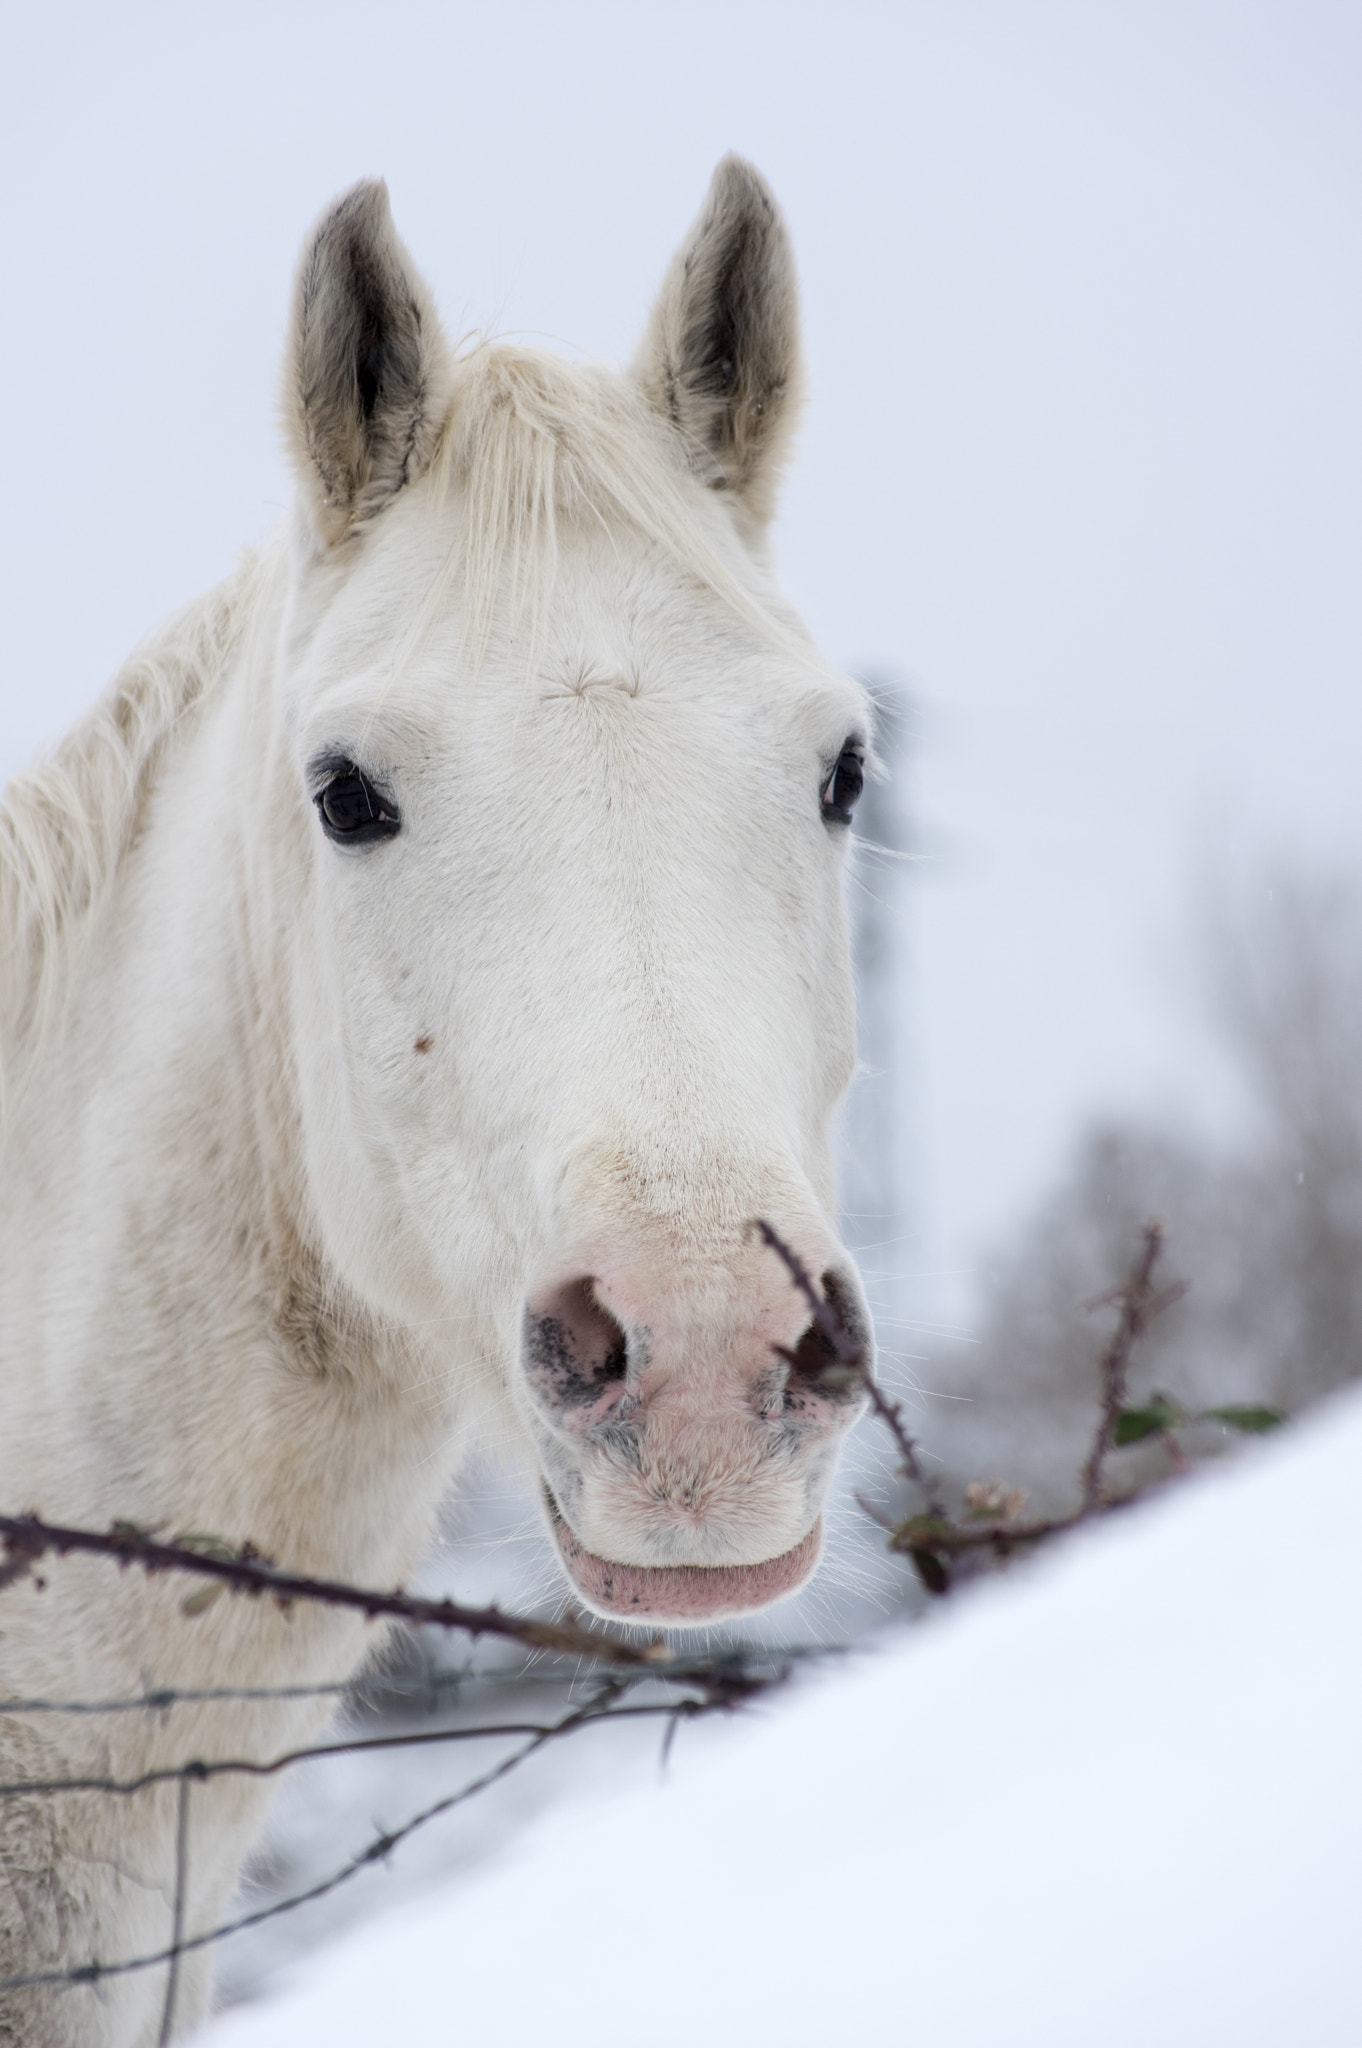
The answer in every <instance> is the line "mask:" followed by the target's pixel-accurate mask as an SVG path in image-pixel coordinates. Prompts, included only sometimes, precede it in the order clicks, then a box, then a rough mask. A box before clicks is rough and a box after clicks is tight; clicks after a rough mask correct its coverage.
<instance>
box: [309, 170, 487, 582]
mask: <svg viewBox="0 0 1362 2048" xmlns="http://www.w3.org/2000/svg"><path fill="white" fill-rule="evenodd" d="M449 361H450V359H449V350H448V348H447V346H446V344H445V339H444V336H443V334H442V333H441V331H440V323H439V320H438V319H437V317H436V313H435V308H434V305H433V303H432V301H431V297H430V294H429V292H428V291H427V290H426V287H425V285H424V284H423V282H422V281H421V278H420V277H419V275H418V274H417V272H416V270H415V268H414V267H413V265H412V261H411V258H410V257H409V256H408V254H407V252H406V250H405V249H404V248H403V246H402V244H401V242H400V241H399V240H398V237H397V234H396V231H395V230H394V228H393V224H392V216H391V213H390V212H389V208H388V188H387V186H386V185H384V184H383V183H382V182H381V181H378V180H373V181H370V182H367V183H365V184H362V185H356V186H355V187H354V189H353V190H352V191H350V192H347V193H346V195H345V197H344V198H343V199H339V200H337V202H336V204H335V205H334V206H333V207H332V208H331V209H330V210H329V212H327V213H325V214H324V215H323V216H322V218H321V220H320V221H319V222H318V224H317V227H316V228H315V229H314V231H313V234H312V238H311V240H310V241H309V242H308V244H307V246H306V248H305V249H304V250H303V255H302V261H301V262H300V263H299V265H298V275H297V279H296V281H295V284H294V291H293V326H292V332H291V335H290V339H289V353H288V362H287V365H286V369H285V391H284V413H285V419H286V422H287V426H288V436H289V442H290V446H291V449H292V453H293V459H294V466H295V468H296V470H297V472H298V479H299V483H300V485H301V487H302V489H303V491H304V493H305V495H306V498H307V501H308V509H309V511H310V513H311V516H312V523H313V526H314V528H315V530H316V533H317V536H318V538H319V540H321V541H322V543H323V544H324V545H326V546H334V545H335V544H336V543H337V542H339V541H342V540H344V539H345V537H346V536H347V534H349V533H351V532H353V531H354V529H355V528H356V527H358V526H359V525H361V524H362V523H363V522H364V521H365V520H367V519H371V518H372V517H373V516H374V514H375V513H376V512H380V511H382V509H383V507H384V506H385V505H386V504H387V503H388V502H389V500H390V499H391V498H393V497H395V496H396V494H397V492H398V491H400V490H401V488H402V486H403V485H404V484H406V483H410V482H411V481H412V480H413V479H414V478H415V477H417V476H419V475H420V474H421V472H422V471H423V470H424V469H426V468H427V467H428V465H429V463H430V460H431V457H432V456H433V454H434V452H435V447H436V444H437V442H438V440H439V437H440V430H441V428H442V426H443V424H444V418H445V412H446V410H447V407H448V403H449V388H448V387H449Z"/></svg>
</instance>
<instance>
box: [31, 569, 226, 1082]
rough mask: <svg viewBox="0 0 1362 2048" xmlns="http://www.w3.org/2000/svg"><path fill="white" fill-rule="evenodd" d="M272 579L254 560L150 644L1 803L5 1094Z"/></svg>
mask: <svg viewBox="0 0 1362 2048" xmlns="http://www.w3.org/2000/svg"><path fill="white" fill-rule="evenodd" d="M263 574H264V571H263V565H262V559H261V557H260V556H259V555H258V554H256V553H255V552H253V551H252V552H249V553H247V554H246V555H245V556H244V558H243V560H242V562H241V565H240V567H239V568H238V569H237V571H236V573H235V575H233V576H230V577H228V578H227V580H226V581H225V582H224V583H220V584H219V585H218V586H217V588H216V589H215V590H211V591H209V592H208V594H207V596H205V597H201V598H199V599H197V600H196V602H195V603H193V604H192V605H188V606H186V608H185V610H184V611H182V612H180V613H179V614H178V615H177V616H176V617H175V618H174V619H172V620H171V621H170V622H169V624H168V625H166V626H165V627H163V628H162V630H161V631H160V632H159V633H157V634H154V635H153V636H151V637H150V638H149V639H148V640H147V641H145V642H144V644H143V645H142V646H141V647H140V648H139V649H138V650H137V652H136V653H135V654H134V655H133V656H132V657H131V659H130V660H129V661H128V662H127V663H126V664H125V666H124V667H123V668H122V670H120V672H119V674H118V675H117V676H116V677H115V678H114V681H113V682H112V683H111V684H110V685H109V687H108V689H107V690H106V691H105V692H104V694H103V696H101V697H100V698H99V699H98V700H97V702H96V703H95V704H94V705H93V706H92V707H91V709H90V710H89V711H88V712H87V713H86V714H85V716H84V717H83V718H82V719H81V720H80V722H79V724H77V725H75V726H74V727H73V728H72V730H71V731H70V732H69V733H67V734H66V736H65V738H64V739H62V740H61V741H60V742H59V743H58V745H57V746H56V747H55V748H54V749H53V751H52V752H51V753H50V754H49V755H48V756H47V757H46V758H45V759H39V760H38V761H36V762H35V763H34V764H33V766H32V767H31V768H27V769H25V770H24V771H23V773H21V774H19V775H16V776H15V777H14V778H13V780H12V781H11V782H10V783H9V785H8V787H7V788H6V789H5V791H4V794H3V796H2V797H0V1089H2V1087H3V1081H4V1076H5V1072H6V1066H7V1063H8V1062H9V1061H10V1060H12V1058H13V1056H14V1054H15V1053H16V1051H17V1050H18V1049H19V1048H20V1047H21V1046H22V1045H24V1044H25V1043H27V1042H30V1041H32V1040H34V1039H35V1038H38V1037H41V1035H42V1032H43V1030H44V1028H45V1026H47V1025H48V1024H49V1023H50V1021H51V1019H52V1016H53V1014H54V1008H55V996H56V988H57V982H58V963H59V961H60V959H61V958H62V949H63V947H64V946H65V945H67V944H69V943H70V942H71V940H72V939H73V938H74V936H75V935H76V934H77V933H78V932H79V931H80V930H82V929H83V928H84V926H85V925H86V923H87V922H88V920H89V917H90V913H91V912H92V911H93V910H94V909H95V908H96V907H97V905H98V904H99V902H100V901H101V899H102V897H103V895H104V893H105V891H106V889H107V887H108V885H109V882H110V881H111V879H112V877H113V876H114V875H115V874H116V872H117V869H118V865H119V862H120V861H121V859H122V857H123V855H124V853H125V852H126V851H127V849H128V847H129V846H130V845H131V844H132V841H133V838H134V836H135V834H136V831H137V824H138V820H139V818H140V816H141V814H142V808H143V805H144V803H145V801H146V797H147V792H148V790H149V789H150V787H151V783H152V779H153V776H154V774H155V769H156V763H157V760H158V759H159V757H160V754H161V752H162V750H163V747H164V744H165V741H166V738H167V736H168V735H169V733H170V732H171V731H172V729H173V728H174V726H175V725H176V723H177V721H178V720H179V719H180V718H181V717H183V715H184V713H185V712H186V711H188V710H189V709H190V708H191V707H192V706H193V705H195V704H197V703H199V702H200V701H201V700H202V699H203V698H204V697H205V696H206V695H207V693H208V692H209V691H210V690H211V689H212V686H213V684H214V683H215V682H216V681H217V679H218V678H219V676H221V674H222V673H223V671H224V670H225V669H226V667H227V666H228V664H229V662H230V659H231V656H232V654H233V652H234V650H235V649H236V647H237V645H238V644H239V642H240V639H241V635H242V631H243V627H244V625H245V622H246V621H247V619H248V618H249V616H250V613H251V611H252V608H253V606H254V604H255V602H256V601H257V599H258V596H259V593H260V589H261V586H262V582H263ZM2 1102H3V1094H2V1093H0V1103H2Z"/></svg>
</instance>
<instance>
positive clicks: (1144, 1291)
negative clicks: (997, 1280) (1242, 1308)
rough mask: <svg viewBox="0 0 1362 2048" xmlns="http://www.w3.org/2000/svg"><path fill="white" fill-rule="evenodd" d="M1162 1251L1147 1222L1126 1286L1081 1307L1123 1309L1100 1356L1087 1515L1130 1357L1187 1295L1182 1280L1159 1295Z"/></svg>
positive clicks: (1095, 1503)
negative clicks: (1157, 1322) (1160, 1319)
mask: <svg viewBox="0 0 1362 2048" xmlns="http://www.w3.org/2000/svg"><path fill="white" fill-rule="evenodd" d="M1162 1250H1163V1226H1162V1224H1160V1223H1146V1224H1145V1226H1144V1229H1143V1230H1142V1231H1141V1232H1140V1249H1139V1252H1138V1254H1137V1255H1136V1259H1135V1263H1134V1265H1133V1266H1132V1267H1131V1269H1130V1272H1129V1274H1128V1275H1127V1276H1126V1280H1125V1283H1124V1285H1122V1286H1121V1287H1118V1288H1117V1289H1116V1290H1115V1291H1114V1292H1113V1293H1111V1294H1099V1295H1097V1296H1096V1297H1095V1298H1094V1299H1093V1300H1092V1301H1088V1302H1085V1303H1084V1304H1083V1306H1084V1307H1085V1308H1086V1309H1088V1310H1089V1312H1091V1311H1092V1310H1094V1309H1099V1308H1108V1307H1111V1306H1112V1305H1113V1304H1115V1305H1116V1306H1117V1307H1118V1308H1119V1310H1120V1313H1119V1314H1118V1316H1117V1318H1116V1328H1115V1329H1114V1330H1113V1331H1112V1333H1111V1341H1110V1342H1109V1343H1108V1345H1107V1347H1106V1350H1105V1351H1104V1352H1103V1353H1102V1362H1101V1367H1100V1371H1101V1386H1102V1399H1101V1412H1100V1414H1099V1415H1098V1418H1097V1428H1096V1431H1095V1432H1094V1434H1093V1440H1092V1449H1091V1450H1090V1451H1089V1452H1088V1456H1087V1460H1086V1462H1085V1463H1084V1466H1083V1507H1082V1514H1083V1515H1091V1514H1094V1513H1095V1512H1096V1511H1097V1509H1098V1508H1100V1507H1101V1505H1102V1467H1103V1464H1104V1463H1105V1460H1106V1455H1107V1452H1108V1451H1109V1450H1110V1449H1111V1445H1112V1438H1113V1432H1114V1431H1115V1428H1116V1421H1117V1417H1118V1416H1119V1415H1120V1413H1121V1410H1122V1409H1123V1408H1124V1407H1125V1401H1126V1376H1127V1374H1128V1372H1129V1370H1130V1354H1131V1352H1132V1351H1133V1350H1134V1348H1135V1346H1136V1344H1137V1343H1138V1342H1139V1340H1140V1338H1141V1337H1142V1336H1143V1335H1144V1333H1145V1331H1146V1330H1147V1329H1148V1328H1149V1325H1150V1324H1151V1323H1152V1322H1153V1320H1154V1318H1155V1316H1157V1315H1160V1314H1162V1312H1163V1310H1164V1309H1166V1308H1171V1307H1172V1305H1173V1303H1174V1302H1175V1301H1180V1300H1181V1299H1182V1297H1183V1295H1184V1294H1185V1293H1186V1292H1187V1284H1186V1282H1185V1281H1182V1280H1178V1281H1175V1282H1174V1283H1173V1285H1172V1286H1171V1287H1165V1288H1164V1289H1163V1291H1162V1292H1161V1293H1155V1291H1154V1268H1155V1266H1156V1265H1157V1264H1158V1259H1159V1253H1160V1252H1161V1251H1162Z"/></svg>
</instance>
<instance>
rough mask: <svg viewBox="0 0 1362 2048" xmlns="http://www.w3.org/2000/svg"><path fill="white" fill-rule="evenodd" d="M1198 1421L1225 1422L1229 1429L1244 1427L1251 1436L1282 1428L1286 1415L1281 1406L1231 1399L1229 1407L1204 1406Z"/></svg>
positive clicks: (1263, 1434)
mask: <svg viewBox="0 0 1362 2048" xmlns="http://www.w3.org/2000/svg"><path fill="white" fill-rule="evenodd" d="M1197 1421H1198V1422H1223V1423H1224V1425H1225V1427H1226V1428H1227V1429H1242V1430H1244V1431H1245V1432H1246V1433H1247V1434H1248V1435H1250V1436H1265V1435H1266V1433H1267V1431H1268V1430H1270V1429H1280V1428H1281V1426H1282V1424H1283V1423H1284V1422H1285V1421H1286V1417H1285V1416H1284V1415H1283V1413H1282V1411H1281V1409H1280V1408H1268V1407H1265V1406H1264V1407H1258V1406H1255V1405H1254V1404H1253V1403H1252V1402H1248V1403H1242V1404H1241V1403H1240V1402H1237V1401H1231V1402H1230V1404H1229V1406H1228V1407H1227V1408H1203V1409H1202V1411H1201V1413H1200V1415H1198V1417H1197Z"/></svg>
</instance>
